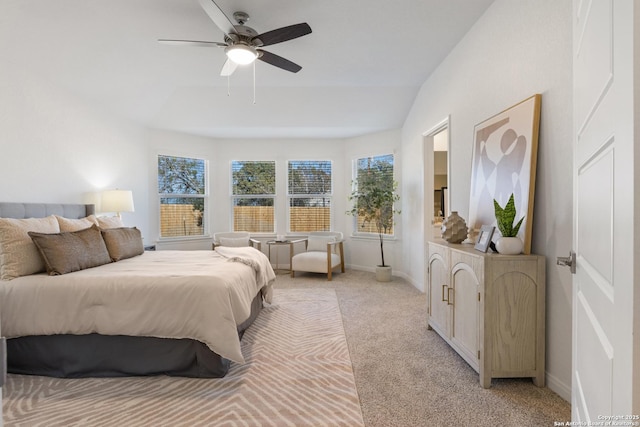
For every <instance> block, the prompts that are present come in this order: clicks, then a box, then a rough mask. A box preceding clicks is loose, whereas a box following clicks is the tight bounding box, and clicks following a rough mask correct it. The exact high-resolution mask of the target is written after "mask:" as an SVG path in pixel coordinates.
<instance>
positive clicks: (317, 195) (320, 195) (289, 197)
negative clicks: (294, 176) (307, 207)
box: [286, 159, 334, 234]
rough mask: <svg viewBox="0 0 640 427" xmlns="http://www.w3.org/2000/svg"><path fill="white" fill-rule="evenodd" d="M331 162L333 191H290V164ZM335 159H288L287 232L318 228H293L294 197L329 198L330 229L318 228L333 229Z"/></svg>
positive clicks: (297, 232)
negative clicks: (300, 192)
mask: <svg viewBox="0 0 640 427" xmlns="http://www.w3.org/2000/svg"><path fill="white" fill-rule="evenodd" d="M296 162H297V163H303V162H304V163H320V162H322V163H329V167H330V173H331V177H330V185H331V191H330V192H328V193H313V194H291V193H290V189H291V186H290V182H289V166H290V165H291V163H296ZM333 169H334V168H333V161H332V160H327V159H321V160H310V159H299V160H288V161H287V166H286V172H287V232H288V233H291V234H306V233H308V232H310V231H316V230H296V231H292V230H291V202H292V200H293V199H329V229H328V230H317V231H331V230H333V209H334V207H333V188H334V182H333Z"/></svg>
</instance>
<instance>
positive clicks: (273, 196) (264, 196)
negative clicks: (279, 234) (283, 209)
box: [229, 160, 278, 235]
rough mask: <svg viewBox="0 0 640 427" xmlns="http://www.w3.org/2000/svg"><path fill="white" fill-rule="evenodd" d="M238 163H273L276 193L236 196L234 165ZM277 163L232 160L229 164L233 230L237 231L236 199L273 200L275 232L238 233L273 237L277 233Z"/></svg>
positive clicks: (271, 161)
mask: <svg viewBox="0 0 640 427" xmlns="http://www.w3.org/2000/svg"><path fill="white" fill-rule="evenodd" d="M236 163H273V171H274V176H273V179H274V193H273V194H246V195H244V194H242V195H238V194H234V189H233V168H234V164H236ZM277 166H278V164H277V162H276V161H275V160H232V161H231V162H230V163H229V194H230V197H229V198H230V223H231V224H230V226H231V230H235V215H234V207H235V200H236V199H271V200H272V201H273V230H270V231H251V230H238V231H248V232H250V233H251V234H252V235H272V234H274V233H275V232H276V229H277V223H276V219H277V212H276V210H277V208H276V201H277V195H278V194H277V193H278V186H277V181H278V176H277V175H278V174H277Z"/></svg>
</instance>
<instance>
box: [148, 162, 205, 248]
mask: <svg viewBox="0 0 640 427" xmlns="http://www.w3.org/2000/svg"><path fill="white" fill-rule="evenodd" d="M206 183H207V162H206V161H205V160H202V159H193V158H186V157H172V156H163V155H159V156H158V195H159V198H160V237H185V236H202V235H204V234H205V229H206V227H205V225H206V224H205V218H206V215H205V209H206V205H207V194H208V192H207V186H206Z"/></svg>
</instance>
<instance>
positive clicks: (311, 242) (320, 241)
mask: <svg viewBox="0 0 640 427" xmlns="http://www.w3.org/2000/svg"><path fill="white" fill-rule="evenodd" d="M335 241H336V238H335V237H334V236H309V238H308V239H307V251H324V252H326V251H327V244H328V243H333V242H335Z"/></svg>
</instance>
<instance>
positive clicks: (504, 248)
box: [496, 237, 524, 255]
mask: <svg viewBox="0 0 640 427" xmlns="http://www.w3.org/2000/svg"><path fill="white" fill-rule="evenodd" d="M523 247H524V245H523V243H522V240H521V239H520V238H519V237H500V238H499V239H498V240H497V241H496V250H497V251H498V253H500V254H502V255H517V254H519V253H522V248H523Z"/></svg>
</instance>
